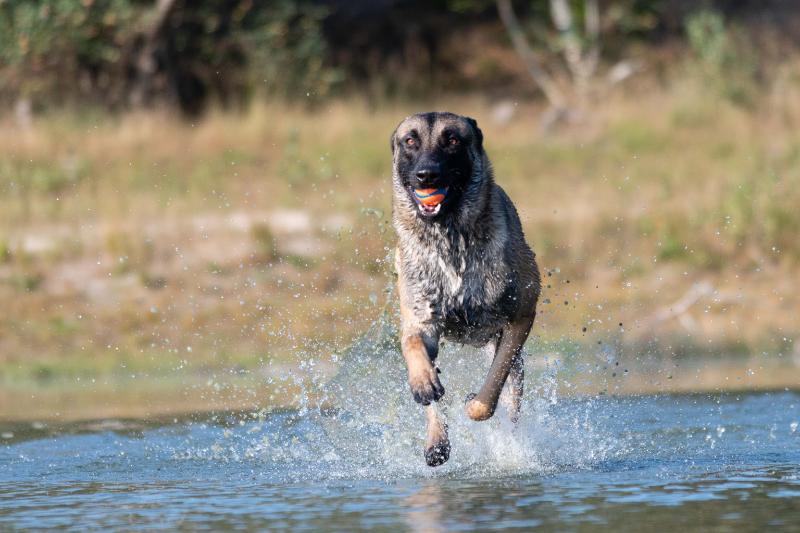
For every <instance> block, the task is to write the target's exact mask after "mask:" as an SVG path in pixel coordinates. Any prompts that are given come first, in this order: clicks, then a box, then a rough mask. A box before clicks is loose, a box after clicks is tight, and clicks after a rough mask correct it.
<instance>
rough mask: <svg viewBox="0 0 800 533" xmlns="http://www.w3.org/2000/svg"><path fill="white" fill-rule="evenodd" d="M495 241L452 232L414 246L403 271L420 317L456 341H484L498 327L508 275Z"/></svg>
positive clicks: (503, 311) (502, 317)
mask: <svg viewBox="0 0 800 533" xmlns="http://www.w3.org/2000/svg"><path fill="white" fill-rule="evenodd" d="M497 245H498V243H494V242H491V241H489V242H483V243H475V242H470V239H469V238H468V237H465V236H463V235H456V236H454V237H452V238H449V239H437V240H434V241H431V242H426V243H423V245H422V246H418V247H416V248H415V250H414V252H413V253H412V254H411V257H407V259H411V261H409V262H410V263H412V265H409V266H411V268H410V269H409V271H408V272H407V273H408V274H409V278H410V281H411V284H412V285H413V286H414V287H413V292H414V293H415V294H416V295H417V298H416V300H417V301H416V304H417V305H416V306H415V307H416V311H417V312H418V314H420V315H423V316H420V318H423V320H425V321H426V322H429V323H433V324H435V325H436V326H437V327H438V329H440V330H442V333H443V334H444V336H445V337H449V338H452V339H453V340H457V341H460V342H480V343H482V342H485V341H486V340H487V338H488V337H491V335H493V334H494V333H495V332H496V331H497V330H498V329H499V328H500V327H502V325H503V324H504V323H505V321H506V319H507V310H506V309H505V305H504V302H503V300H505V299H507V296H508V294H509V287H510V285H511V284H512V279H511V278H512V276H511V274H510V272H509V269H508V267H507V265H506V263H505V262H504V261H502V260H498V259H499V257H498V254H497V253H496V251H497V248H498V246H497ZM492 248H494V250H492ZM493 252H495V253H493Z"/></svg>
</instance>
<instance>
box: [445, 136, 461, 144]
mask: <svg viewBox="0 0 800 533" xmlns="http://www.w3.org/2000/svg"><path fill="white" fill-rule="evenodd" d="M447 144H449V145H450V146H458V145H459V144H461V141H459V140H458V139H456V138H455V137H450V138H449V139H447Z"/></svg>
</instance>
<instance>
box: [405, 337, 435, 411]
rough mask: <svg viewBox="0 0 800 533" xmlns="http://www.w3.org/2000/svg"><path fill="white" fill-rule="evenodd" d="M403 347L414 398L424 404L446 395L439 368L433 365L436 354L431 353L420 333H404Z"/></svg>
mask: <svg viewBox="0 0 800 533" xmlns="http://www.w3.org/2000/svg"><path fill="white" fill-rule="evenodd" d="M429 344H430V341H429ZM401 347H402V350H403V358H404V359H405V360H406V367H407V368H408V384H409V385H410V386H411V394H412V395H413V396H414V400H415V401H416V402H417V403H421V404H422V405H428V404H430V403H431V402H435V401H437V400H439V398H441V397H442V396H444V387H443V386H442V383H441V381H439V370H438V369H437V368H436V367H435V366H434V365H433V360H434V359H435V358H436V354H430V353H429V351H431V350H430V349H429V348H428V346H426V343H425V342H424V341H423V337H422V335H421V334H418V333H409V334H404V335H403V339H402V341H401Z"/></svg>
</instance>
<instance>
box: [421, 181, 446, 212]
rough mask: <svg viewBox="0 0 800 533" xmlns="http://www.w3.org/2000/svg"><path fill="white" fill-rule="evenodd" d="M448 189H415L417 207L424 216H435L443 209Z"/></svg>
mask: <svg viewBox="0 0 800 533" xmlns="http://www.w3.org/2000/svg"><path fill="white" fill-rule="evenodd" d="M447 189H448V187H442V188H440V189H414V196H415V197H416V199H417V205H418V206H419V209H420V211H421V212H422V214H423V215H435V214H437V213H438V212H439V211H440V210H441V209H442V202H443V201H444V199H445V197H446V196H447Z"/></svg>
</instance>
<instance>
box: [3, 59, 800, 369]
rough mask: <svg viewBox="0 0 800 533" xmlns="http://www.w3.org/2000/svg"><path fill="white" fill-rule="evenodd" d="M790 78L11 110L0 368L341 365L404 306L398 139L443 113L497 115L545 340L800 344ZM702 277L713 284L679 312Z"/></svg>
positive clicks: (710, 349)
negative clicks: (728, 88)
mask: <svg viewBox="0 0 800 533" xmlns="http://www.w3.org/2000/svg"><path fill="white" fill-rule="evenodd" d="M787 65H789V66H787V67H786V68H787V69H788V68H790V66H791V65H790V64H789V63H787ZM787 79H789V80H794V81H793V82H791V83H790V82H783V83H781V84H775V85H771V84H765V86H764V89H763V94H762V96H761V99H760V101H757V102H756V103H755V104H754V105H750V106H748V107H747V108H743V107H740V106H737V105H736V104H735V103H733V102H731V101H728V100H725V99H721V98H718V97H717V96H716V95H715V94H714V93H711V92H707V91H706V90H705V87H704V85H703V83H702V82H701V81H700V80H698V79H695V78H691V77H684V76H676V77H675V78H674V79H672V81H668V82H665V83H663V84H661V85H658V86H657V88H656V89H653V87H652V86H650V85H648V86H647V88H646V89H645V88H641V89H637V88H635V87H631V88H628V89H626V90H625V91H619V92H617V93H614V94H611V95H609V96H608V97H607V98H606V99H605V100H604V101H603V102H601V103H598V105H597V106H596V111H595V112H594V113H593V114H592V115H591V117H590V119H589V121H588V122H586V123H584V124H583V125H581V126H579V127H575V128H570V129H566V130H563V131H560V132H556V133H555V134H552V135H549V136H543V135H541V134H539V133H537V128H536V120H537V116H538V115H539V113H540V111H541V109H539V108H538V107H537V106H536V105H534V104H521V105H519V106H518V107H517V113H516V115H515V116H514V117H513V119H512V120H511V121H510V122H508V123H503V124H501V123H496V122H494V121H493V120H492V118H491V117H492V107H491V103H490V102H487V101H485V100H483V99H481V98H477V97H475V98H470V97H457V98H447V99H442V100H440V101H432V102H424V103H398V102H394V103H386V104H385V105H381V106H380V107H379V108H371V107H369V106H367V105H366V104H364V103H363V102H359V101H336V102H331V103H329V104H327V105H325V106H323V107H321V108H317V109H314V110H307V109H303V108H298V107H292V106H288V105H285V104H280V103H275V104H257V105H255V106H253V107H252V108H251V109H249V110H248V111H247V112H243V113H225V112H215V113H211V114H210V115H209V116H208V117H206V118H205V119H203V120H202V121H199V122H197V123H188V122H184V121H182V120H180V119H178V118H176V117H172V116H169V115H164V114H163V113H158V112H151V113H144V112H143V113H134V114H127V115H122V116H102V115H100V116H98V115H97V114H87V115H86V116H83V115H81V114H75V113H64V114H51V115H47V116H44V117H40V118H38V119H37V120H36V121H35V122H34V124H33V126H32V127H31V128H29V129H25V130H20V129H19V128H17V127H15V126H13V125H12V124H6V125H5V126H4V127H3V128H0V299H2V301H3V302H4V312H3V313H2V315H0V381H3V382H5V383H17V382H32V383H40V384H41V383H48V382H52V381H58V380H59V379H62V380H64V379H66V380H74V379H76V378H77V377H82V378H83V379H86V378H94V379H98V378H103V377H108V376H112V377H113V376H124V375H126V374H127V373H129V372H130V369H132V368H134V369H136V372H138V373H144V374H146V375H147V376H149V377H151V378H152V377H156V376H160V375H170V373H171V372H173V371H174V370H175V369H181V371H186V372H191V373H194V374H202V373H203V372H209V371H213V370H215V369H230V368H244V369H257V368H259V367H260V366H263V365H266V364H273V363H282V364H284V363H285V364H292V363H294V362H296V361H298V360H300V359H302V358H308V357H313V358H315V359H317V360H320V361H328V360H329V358H330V356H331V355H332V354H333V353H335V352H337V351H340V350H342V349H343V348H344V347H346V346H347V345H348V344H349V343H350V342H351V341H352V340H353V338H354V337H355V336H357V335H358V334H359V333H360V332H362V331H364V330H365V328H366V327H367V325H368V324H369V323H370V322H371V321H372V320H373V319H374V318H375V317H376V316H377V315H378V314H379V312H380V309H381V306H382V303H383V302H384V301H385V294H386V290H387V287H390V284H391V264H390V262H389V258H390V252H391V250H392V247H393V238H394V237H393V232H392V229H391V225H390V213H391V206H390V178H389V176H390V156H389V149H388V138H389V134H390V132H391V131H392V130H393V128H394V126H395V125H396V124H397V122H398V121H399V120H400V119H401V118H402V117H404V116H406V115H408V114H410V113H412V112H415V111H419V110H424V109H429V108H448V109H450V110H453V111H456V112H461V113H464V114H468V115H470V116H474V117H475V118H477V119H478V122H479V124H480V125H481V127H482V129H483V132H484V135H485V138H486V147H487V149H488V151H489V154H490V156H491V158H492V161H493V163H494V167H495V172H496V176H497V180H498V182H499V183H500V184H501V185H502V186H503V187H505V188H506V190H507V191H508V192H509V194H510V195H511V196H512V198H513V199H514V200H515V202H516V204H517V206H518V208H519V211H520V214H521V216H522V219H523V224H524V226H525V230H526V233H527V235H528V237H529V240H530V241H531V242H532V243H533V245H534V247H535V249H536V251H537V255H538V258H539V261H540V265H541V267H542V268H543V270H544V271H545V272H546V273H547V275H546V276H545V281H546V288H545V291H544V294H543V301H542V304H541V307H540V309H541V311H540V317H539V319H538V322H537V326H536V329H535V334H536V336H537V338H536V342H537V346H538V348H537V350H538V351H541V352H545V353H546V352H548V351H556V352H557V351H558V350H560V349H561V347H562V346H563V345H564V343H565V342H568V343H575V344H576V346H578V348H576V349H575V350H574V353H575V355H574V357H577V358H581V357H583V358H589V359H591V358H592V357H594V355H593V354H594V353H595V352H596V350H597V348H596V347H597V346H598V344H597V343H598V342H599V343H600V345H599V346H601V347H603V348H604V349H612V350H613V352H614V354H615V357H617V358H618V359H621V360H626V359H627V360H631V361H633V360H637V359H641V358H648V357H655V358H657V359H659V360H664V361H671V360H681V359H684V358H687V357H691V354H693V353H702V354H713V357H716V358H724V357H725V356H726V355H730V354H735V353H745V354H749V355H748V356H749V357H752V356H760V354H764V353H766V354H767V356H768V357H782V358H784V359H782V360H794V359H798V358H800V355H798V354H800V352H798V348H797V347H796V346H797V345H796V344H795V339H797V336H798V330H800V327H798V325H797V322H796V319H795V316H794V315H795V312H794V310H796V309H798V308H800V296H798V295H797V293H796V291H794V290H793V286H794V283H795V281H794V280H796V279H798V277H800V240H798V239H797V235H798V230H800V213H798V210H797V208H796V206H797V205H800V165H798V163H799V162H800V133H798V132H800V128H798V127H797V126H798V125H800V104H798V102H800V98H798V97H800V81H798V79H800V78H798V76H797V75H795V76H793V77H791V76H790V77H787ZM698 282H707V283H709V284H710V286H711V287H712V290H711V292H709V293H708V294H706V295H704V296H702V297H701V298H699V299H698V300H697V301H696V302H693V303H692V304H691V305H690V306H688V308H687V309H686V311H685V312H683V313H677V314H674V315H670V313H669V309H670V308H671V307H674V306H675V304H676V302H679V301H680V300H681V298H682V297H684V295H686V294H687V291H690V290H691V288H692V286H693V285H694V284H696V283H698ZM660 316H666V317H667V318H659V317H660ZM620 324H622V325H620ZM786 358H788V359H786ZM792 358H794V359H792ZM731 360H732V361H735V360H734V359H731Z"/></svg>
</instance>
